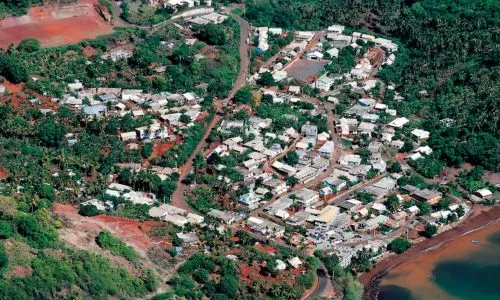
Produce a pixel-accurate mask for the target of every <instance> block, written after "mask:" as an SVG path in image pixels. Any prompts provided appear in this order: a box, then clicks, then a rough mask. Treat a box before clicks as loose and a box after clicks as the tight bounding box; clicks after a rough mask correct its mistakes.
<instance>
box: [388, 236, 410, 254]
mask: <svg viewBox="0 0 500 300" xmlns="http://www.w3.org/2000/svg"><path fill="white" fill-rule="evenodd" d="M410 248H411V243H410V242H409V241H408V240H407V239H404V238H401V237H398V238H396V239H394V240H393V241H392V242H390V243H389V245H387V249H388V250H389V251H391V252H394V253H397V254H401V253H403V252H405V251H406V250H408V249H410Z"/></svg>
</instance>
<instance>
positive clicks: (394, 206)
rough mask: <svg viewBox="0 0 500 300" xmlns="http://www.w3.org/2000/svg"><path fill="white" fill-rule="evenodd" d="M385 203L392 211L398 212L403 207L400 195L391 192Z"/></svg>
mask: <svg viewBox="0 0 500 300" xmlns="http://www.w3.org/2000/svg"><path fill="white" fill-rule="evenodd" d="M385 205H386V206H387V208H389V210H390V211H391V212H396V211H397V210H398V209H399V208H400V207H401V203H400V202H399V199H398V195H396V194H391V195H390V196H389V197H388V198H387V200H386V201H385Z"/></svg>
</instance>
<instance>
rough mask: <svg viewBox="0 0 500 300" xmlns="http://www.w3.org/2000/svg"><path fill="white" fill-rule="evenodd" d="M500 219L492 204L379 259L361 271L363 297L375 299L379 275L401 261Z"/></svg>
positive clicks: (409, 259) (498, 212)
mask: <svg viewBox="0 0 500 300" xmlns="http://www.w3.org/2000/svg"><path fill="white" fill-rule="evenodd" d="M499 219H500V206H493V207H491V208H489V209H486V210H480V211H479V213H478V214H474V215H473V216H471V217H469V218H468V219H466V220H464V221H463V222H462V223H461V224H459V225H458V226H457V227H454V228H453V229H450V230H448V231H446V232H443V233H441V234H439V235H438V236H436V237H434V238H432V239H428V240H425V241H423V242H421V243H418V244H416V245H414V246H413V247H412V248H411V249H409V250H408V251H406V252H404V253H402V254H399V255H393V256H390V257H388V258H386V259H384V260H382V261H380V262H379V263H378V264H377V265H376V266H375V268H373V269H372V270H371V271H370V272H366V273H363V274H362V275H361V276H360V277H359V280H360V281H361V283H362V284H363V285H364V286H365V293H364V295H363V298H364V299H376V298H377V294H378V292H379V290H380V288H379V283H380V279H381V277H383V276H384V275H386V274H387V273H388V272H389V271H390V270H392V269H393V268H395V267H397V266H399V265H401V264H402V263H405V262H408V261H411V260H413V259H414V258H416V257H418V256H419V255H421V254H423V253H427V252H429V251H433V250H436V249H439V248H441V247H442V246H444V245H446V244H448V243H450V242H452V241H454V240H457V239H459V238H461V237H463V236H466V235H468V234H471V233H473V232H476V231H478V230H481V229H483V228H486V227H488V226H491V225H493V224H495V223H497V222H498V220H499Z"/></svg>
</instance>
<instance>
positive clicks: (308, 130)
mask: <svg viewBox="0 0 500 300" xmlns="http://www.w3.org/2000/svg"><path fill="white" fill-rule="evenodd" d="M300 133H301V134H302V135H304V136H306V137H312V138H314V139H317V138H318V126H316V125H311V124H304V125H302V127H301V128H300Z"/></svg>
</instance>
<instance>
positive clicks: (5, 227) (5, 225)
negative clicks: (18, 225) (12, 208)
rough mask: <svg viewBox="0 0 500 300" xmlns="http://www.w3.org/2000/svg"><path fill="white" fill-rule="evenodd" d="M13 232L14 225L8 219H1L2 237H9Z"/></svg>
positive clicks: (0, 234)
mask: <svg viewBox="0 0 500 300" xmlns="http://www.w3.org/2000/svg"><path fill="white" fill-rule="evenodd" d="M13 233H14V232H13V230H12V225H11V224H10V223H9V222H7V221H3V220H0V239H8V238H9V237H11V236H12V234H13Z"/></svg>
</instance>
